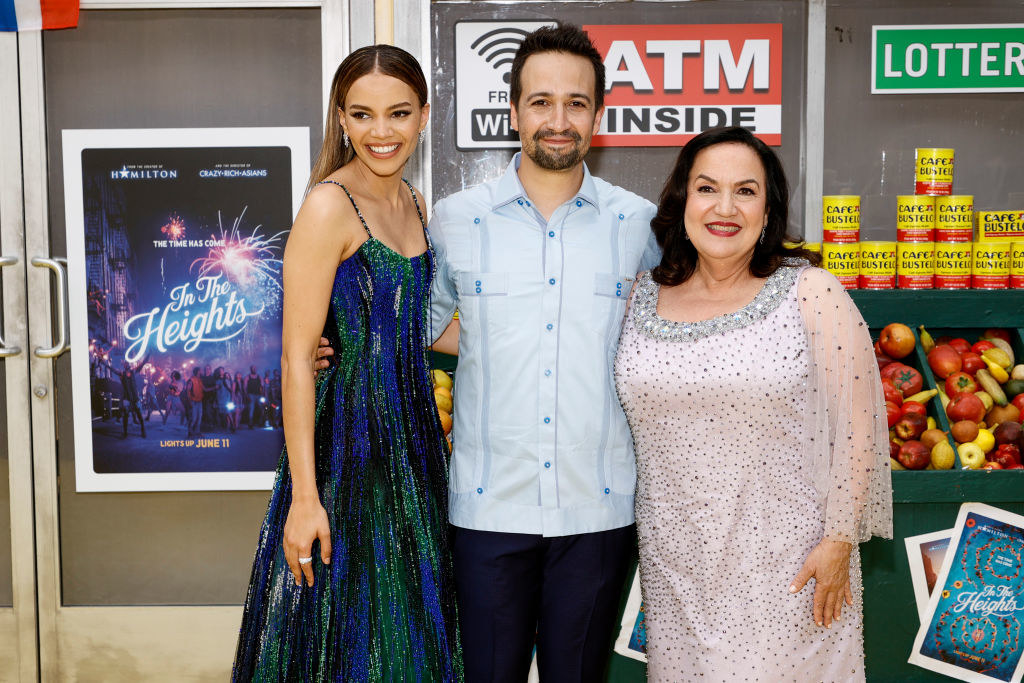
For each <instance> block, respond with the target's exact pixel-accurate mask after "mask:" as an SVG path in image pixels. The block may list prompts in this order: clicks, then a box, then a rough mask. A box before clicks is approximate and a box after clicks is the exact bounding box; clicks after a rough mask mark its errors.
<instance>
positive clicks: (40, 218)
mask: <svg viewBox="0 0 1024 683" xmlns="http://www.w3.org/2000/svg"><path fill="white" fill-rule="evenodd" d="M297 7H318V8H320V12H321V14H320V18H321V28H320V34H321V81H322V82H321V86H322V87H321V91H322V93H323V95H322V97H323V104H324V105H326V102H327V99H328V95H329V90H330V83H331V78H332V76H333V74H334V70H335V68H336V67H337V65H338V63H339V62H340V61H341V59H342V58H343V57H344V56H345V55H347V54H348V53H349V52H350V51H351V50H352V49H354V48H355V47H359V46H361V45H364V44H366V43H369V42H371V41H372V38H373V35H374V31H373V18H374V15H373V4H372V3H368V2H366V1H365V0H220V1H196V0H161V1H153V2H149V1H145V0H102V1H100V0H82V2H81V9H82V10H83V11H93V10H108V9H147V10H162V9H225V8H229V9H245V8H252V9H265V8H297ZM0 64H2V65H3V68H2V69H0V135H2V137H3V139H4V140H5V142H6V141H20V143H21V144H20V145H14V144H5V145H3V149H2V150H0V211H2V212H3V213H2V214H0V217H2V219H3V224H4V231H3V241H2V244H0V246H2V248H3V253H2V254H0V256H7V255H12V256H15V257H16V258H18V259H19V261H18V266H17V267H13V268H3V269H2V271H3V278H4V280H3V283H4V285H5V287H4V289H3V297H4V306H5V308H4V310H5V313H7V315H5V319H6V321H7V329H6V330H5V331H4V332H5V334H6V336H4V339H5V340H7V341H9V342H10V343H13V344H19V345H20V346H21V347H22V355H20V356H17V357H16V358H19V359H25V358H26V357H27V361H28V362H25V363H17V362H14V363H12V362H11V361H10V360H8V361H7V391H8V393H7V396H8V399H9V400H8V451H9V453H10V458H11V459H10V463H11V464H10V469H11V478H10V481H11V507H12V534H11V545H12V555H13V560H12V561H13V564H14V570H15V571H14V608H13V609H10V608H8V609H6V610H4V609H0V634H3V633H5V631H4V630H3V629H4V628H5V625H6V624H8V623H9V622H14V623H15V626H14V627H13V628H14V630H15V632H16V633H17V636H18V638H17V653H18V658H19V666H20V669H19V675H20V678H21V680H23V681H30V680H39V679H41V680H45V681H51V680H53V681H56V680H69V679H73V678H76V677H82V678H84V679H89V680H117V679H118V676H121V677H124V679H125V680H128V679H129V678H130V679H131V680H138V679H145V678H160V677H166V676H167V675H168V673H169V672H174V674H173V675H174V676H175V677H176V678H179V679H187V678H189V677H193V676H206V675H209V673H210V670H211V669H210V667H209V663H211V662H213V663H219V662H225V663H227V664H228V666H229V665H230V664H229V663H230V656H231V653H233V651H234V644H235V639H236V638H237V628H238V623H239V620H240V618H241V607H231V606H229V607H223V606H184V607H181V606H155V607H151V606H131V607H115V606H111V607H107V606H97V607H67V606H63V605H62V598H61V572H60V527H59V524H60V522H59V514H58V495H57V491H58V481H57V441H56V421H55V420H56V413H55V402H54V397H53V388H54V386H55V381H54V380H55V378H54V368H53V362H52V358H51V357H46V356H47V354H45V353H42V354H40V353H39V351H40V350H43V351H45V350H46V349H45V348H43V347H51V350H52V351H53V352H54V353H56V354H59V353H60V352H63V350H65V349H66V347H67V340H66V338H64V339H57V337H59V336H61V335H60V329H59V328H60V324H59V323H60V322H61V321H57V324H56V327H57V328H58V329H51V328H52V327H54V325H52V324H51V321H52V320H53V316H54V314H55V313H56V314H58V315H62V316H63V313H64V310H65V309H66V303H67V302H66V296H67V291H66V286H63V285H62V280H63V279H64V278H63V277H62V273H63V264H62V263H61V260H62V259H60V258H57V259H53V260H50V259H51V257H52V255H51V254H50V230H49V217H48V210H47V206H48V201H47V199H48V198H47V190H48V187H47V183H48V177H47V140H46V108H45V91H44V87H43V86H44V83H43V39H42V35H41V33H39V32H30V33H20V34H0ZM8 65H10V67H12V68H8ZM323 109H324V111H326V107H323ZM19 146H20V150H19ZM19 152H20V154H19ZM69 229H70V228H69ZM40 259H43V260H40ZM27 263H32V264H34V265H37V266H39V267H31V266H28V265H26V264H27ZM55 274H56V277H55ZM55 283H56V284H57V285H58V286H61V287H62V289H63V291H58V292H57V297H58V298H57V299H56V301H57V302H58V306H57V308H58V310H57V311H54V310H52V308H53V307H52V306H51V296H50V292H51V289H52V287H53V286H54V284H55ZM26 319H27V324H26ZM64 329H66V327H65V328H64ZM51 345H55V346H51ZM30 347H31V349H34V350H35V352H33V353H31V354H30V353H29V351H30ZM58 347H61V348H58ZM33 504H34V506H33ZM26 549H27V551H26ZM33 551H34V552H33ZM33 555H34V558H33ZM33 559H34V562H33ZM8 613H10V614H8ZM97 648H101V656H97ZM183 653H188V656H185V657H183V656H182V655H183ZM125 656H128V659H129V660H130V661H125V660H124V659H122V658H123V657H125ZM122 664H123V665H124V666H121V665H122Z"/></svg>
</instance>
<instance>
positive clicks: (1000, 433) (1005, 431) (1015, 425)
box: [992, 422, 1024, 448]
mask: <svg viewBox="0 0 1024 683" xmlns="http://www.w3.org/2000/svg"><path fill="white" fill-rule="evenodd" d="M1022 431H1024V430H1021V428H1020V423H1019V422H1001V423H999V424H998V425H997V426H996V428H995V429H993V430H992V437H993V438H994V439H995V441H996V445H997V446H1009V445H1013V444H1016V443H1017V442H1018V441H1019V440H1020V435H1021V432H1022ZM1014 448H1016V446H1014Z"/></svg>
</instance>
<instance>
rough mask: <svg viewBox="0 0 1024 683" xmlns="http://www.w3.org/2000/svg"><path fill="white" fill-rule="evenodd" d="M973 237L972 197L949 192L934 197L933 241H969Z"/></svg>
mask: <svg viewBox="0 0 1024 683" xmlns="http://www.w3.org/2000/svg"><path fill="white" fill-rule="evenodd" d="M973 237H974V197H973V196H972V195H969V194H951V195H949V196H947V197H936V198H935V241H936V242H970V241H971V239H972V238H973Z"/></svg>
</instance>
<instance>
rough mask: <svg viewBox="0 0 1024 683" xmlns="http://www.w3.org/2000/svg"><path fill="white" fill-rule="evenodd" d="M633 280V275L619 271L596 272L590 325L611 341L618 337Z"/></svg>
mask: <svg viewBox="0 0 1024 683" xmlns="http://www.w3.org/2000/svg"><path fill="white" fill-rule="evenodd" d="M633 280H634V278H633V277H632V276H625V275H620V274H618V273H595V274H594V286H593V296H592V299H593V304H592V306H593V308H592V311H591V316H590V325H591V327H592V328H593V330H594V331H595V332H597V333H598V334H599V335H601V336H603V337H605V338H606V339H607V340H608V341H609V342H614V341H615V340H616V339H618V336H619V335H618V333H619V330H620V329H621V324H622V316H623V314H624V313H625V311H626V300H627V299H628V298H629V292H630V289H632V287H633Z"/></svg>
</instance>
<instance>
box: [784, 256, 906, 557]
mask: <svg viewBox="0 0 1024 683" xmlns="http://www.w3.org/2000/svg"><path fill="white" fill-rule="evenodd" d="M797 295H798V298H799V304H800V312H801V315H802V316H803V320H804V324H805V325H806V328H807V343H808V348H809V350H810V358H809V360H810V376H809V387H808V390H809V392H810V400H809V404H808V407H809V409H810V415H809V416H808V421H809V425H810V432H809V437H810V438H809V439H808V441H807V444H806V448H807V452H806V454H805V455H806V461H807V462H810V463H812V468H813V476H814V485H815V487H816V488H817V490H818V491H819V493H820V494H822V495H823V496H824V500H825V538H828V539H832V540H836V541H846V542H849V543H863V542H865V541H867V540H868V539H869V538H871V536H882V537H885V538H892V482H891V479H890V474H889V439H888V429H887V427H886V421H885V415H884V412H883V410H882V406H883V405H884V403H883V400H882V385H881V380H880V379H879V376H878V368H877V365H876V363H875V355H874V351H873V350H872V347H871V335H870V334H869V332H868V328H867V325H866V324H865V323H864V319H863V317H861V314H860V311H858V310H857V307H856V305H854V303H853V300H852V299H850V297H849V295H848V294H847V293H846V291H845V290H844V289H843V286H842V285H841V284H840V283H839V281H838V280H836V278H835V277H834V276H833V275H832V274H831V273H829V272H828V271H825V270H822V269H820V268H806V269H805V270H804V272H803V274H802V275H801V278H800V283H799V290H798V292H797Z"/></svg>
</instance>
